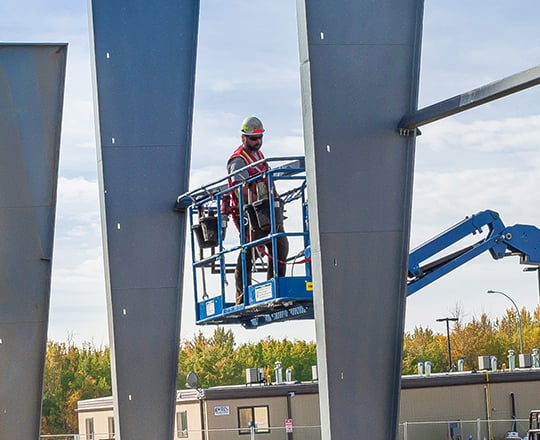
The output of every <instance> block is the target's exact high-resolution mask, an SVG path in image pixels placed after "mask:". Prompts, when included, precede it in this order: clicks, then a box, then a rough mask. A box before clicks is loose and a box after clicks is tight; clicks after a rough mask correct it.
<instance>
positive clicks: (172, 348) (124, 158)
mask: <svg viewBox="0 0 540 440" xmlns="http://www.w3.org/2000/svg"><path fill="white" fill-rule="evenodd" d="M91 14H92V31H93V49H94V54H93V55H94V64H93V66H94V74H95V77H94V78H95V95H96V99H95V104H96V110H97V112H96V113H97V126H98V142H99V149H98V150H99V152H98V161H99V167H98V169H99V173H100V177H99V178H100V191H101V211H102V231H103V236H104V253H105V264H106V281H107V300H108V301H107V302H108V313H109V334H110V343H111V349H112V368H113V394H114V399H115V410H116V417H117V424H116V427H117V434H116V437H115V438H124V439H128V440H129V439H137V438H155V439H170V438H173V423H174V399H175V388H176V366H177V356H178V343H179V331H180V313H181V304H182V276H183V254H184V247H183V243H184V241H185V237H184V235H185V215H184V214H178V213H176V212H174V211H173V209H172V206H171V200H174V199H175V198H176V196H177V195H178V194H180V193H182V192H184V191H187V187H188V178H189V163H190V148H191V125H192V113H193V93H194V92H193V90H194V77H195V54H196V42H197V30H198V14H199V2H198V0H185V1H174V0H159V1H155V2H149V1H147V0H134V1H133V0H130V1H127V0H124V1H113V2H111V1H108V0H93V1H92V3H91ZM179 241H180V243H181V244H182V245H181V246H178V242H179Z"/></svg>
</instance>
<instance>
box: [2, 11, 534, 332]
mask: <svg viewBox="0 0 540 440" xmlns="http://www.w3.org/2000/svg"><path fill="white" fill-rule="evenodd" d="M425 8H426V9H425V26H424V40H423V53H422V72H421V74H422V78H421V79H422V81H421V93H420V102H421V106H424V105H429V104H431V103H433V102H436V101H438V100H442V99H445V98H448V97H451V96H453V95H455V94H458V93H462V92H465V91H467V90H470V89H472V88H475V87H478V86H481V85H483V84H486V83H487V82H490V81H493V80H496V79H500V78H502V77H504V76H507V75H509V74H512V73H516V72H518V71H520V70H523V69H526V68H528V67H531V66H532V65H534V64H536V63H537V61H536V60H538V59H540V46H539V45H538V44H537V42H538V41H539V35H538V33H539V29H540V28H539V27H538V16H539V12H540V4H539V3H538V2H537V1H536V0H526V1H523V2H520V5H519V8H518V7H516V5H515V4H512V3H511V2H507V1H503V0H495V1H493V2H491V3H490V7H489V8H486V7H485V5H482V4H479V3H475V2H470V1H465V0H456V1H452V2H429V3H426V5H425ZM86 13H87V11H86V1H83V0H75V1H72V0H69V1H68V0H60V1H57V2H47V1H43V0H20V1H18V2H14V1H11V2H9V1H8V2H5V1H4V2H0V17H2V20H1V22H0V35H2V38H3V39H5V40H6V41H60V42H66V41H67V42H68V43H69V49H68V72H67V78H66V94H65V105H64V120H63V130H62V131H63V133H62V148H61V161H60V176H61V178H60V181H59V188H58V208H57V220H56V225H57V230H56V233H55V255H54V266H53V288H52V293H51V319H50V333H49V335H50V336H51V337H53V338H55V339H56V338H58V339H64V338H65V337H66V335H67V334H68V333H69V332H71V333H73V334H75V335H77V337H78V338H80V339H81V340H88V339H91V338H92V336H93V337H94V338H95V339H96V340H97V341H98V342H101V341H102V340H103V338H104V336H102V335H104V334H106V322H105V315H106V312H105V293H104V280H103V268H102V261H101V259H102V256H101V237H100V220H99V204H98V188H97V183H96V180H97V177H96V174H97V173H96V168H97V167H96V152H95V139H94V127H93V123H94V122H93V115H92V92H91V84H90V57H89V52H88V51H89V43H88V39H89V38H88V35H89V34H88V19H87V14H86ZM246 17H250V19H248V20H246V19H245V18H246ZM253 17H256V19H253ZM486 36H489V37H486ZM197 57H198V59H197V61H198V65H197V82H196V100H195V109H194V124H193V156H192V172H191V187H194V186H198V185H201V184H203V183H205V182H207V181H208V180H213V179H215V178H216V177H218V176H222V175H223V174H224V173H225V162H226V160H227V158H228V156H229V154H230V153H231V151H232V150H233V149H234V148H235V147H236V146H237V145H239V143H240V135H239V132H238V130H239V125H240V122H241V121H242V119H243V118H244V117H245V116H247V115H250V114H255V115H258V116H260V117H261V118H262V119H263V121H264V123H265V126H266V128H267V133H266V135H265V143H264V151H265V153H266V154H267V156H276V155H279V156H281V155H296V154H302V150H303V140H302V132H301V130H302V120H301V103H300V89H299V73H298V64H299V60H298V50H297V36H296V17H295V7H294V4H292V3H291V2H289V1H285V0H283V1H275V2H262V1H254V2H246V1H241V0H232V1H228V2H222V1H221V0H208V1H205V2H202V4H201V22H200V28H199V50H198V54H197ZM539 95H540V90H536V89H531V90H527V91H524V92H521V93H519V94H517V95H513V96H512V97H507V98H504V99H501V100H499V101H496V102H494V103H491V104H489V105H485V106H483V107H482V108H479V109H475V110H470V111H468V112H466V113H464V114H462V115H459V116H455V117H452V118H449V119H447V120H444V121H440V122H437V123H434V124H431V125H429V126H426V127H423V128H422V131H423V133H424V134H423V135H422V136H421V137H420V138H419V139H418V145H417V156H416V175H415V187H414V188H415V189H414V206H413V230H412V239H413V240H412V241H413V244H417V243H419V242H422V241H424V240H425V239H427V238H429V237H431V236H432V235H433V234H435V233H438V232H440V231H442V230H443V229H445V228H446V227H448V226H450V225H452V224H453V223H455V222H457V221H459V220H460V219H462V218H463V217H464V216H465V215H470V214H472V213H474V212H477V211H479V210H482V209H486V208H490V209H494V210H497V211H499V212H500V213H501V215H502V218H503V220H504V221H505V222H506V223H507V224H514V223H518V222H521V223H530V224H540V220H539V219H540V212H539V208H538V207H537V206H538V203H537V197H536V195H535V192H536V186H537V183H536V182H537V176H538V175H540V174H539V171H540V155H538V154H537V151H538V139H540V136H539V134H540V117H539V116H538V115H539V114H540V108H539V107H538V102H540V96H539ZM186 274H187V275H186V282H185V290H184V304H185V308H184V312H183V316H184V319H183V322H184V325H183V327H182V332H183V334H184V335H187V336H189V335H191V334H193V333H195V332H196V331H198V328H195V327H194V326H193V304H192V303H191V304H190V301H192V299H190V295H191V290H190V280H189V270H186ZM535 278H536V277H535V276H534V274H533V275H531V274H528V275H527V274H523V273H522V272H521V267H520V266H519V265H518V264H517V263H516V262H515V261H513V260H512V261H506V260H504V261H500V262H495V261H492V260H491V258H490V257H489V256H487V255H486V256H483V257H482V258H479V259H477V260H475V261H474V262H471V263H470V264H468V265H466V266H464V267H462V268H460V269H458V270H456V271H455V272H454V273H452V274H451V275H448V276H447V277H445V278H444V279H441V280H439V281H437V282H436V283H434V284H433V285H431V286H429V287H428V288H425V289H424V290H423V291H422V292H419V293H417V294H415V295H414V296H413V297H411V298H410V299H409V301H408V309H407V325H408V327H409V328H410V327H412V326H414V325H416V324H423V325H429V326H431V327H433V328H436V327H435V326H436V323H435V322H434V319H435V318H438V317H440V316H438V315H440V314H441V313H442V314H446V313H448V311H449V310H451V309H452V308H453V306H454V304H455V303H456V302H460V303H462V304H463V307H464V309H465V310H466V311H467V313H468V314H469V316H474V315H475V314H476V315H478V314H479V313H481V312H482V311H483V310H489V311H490V312H493V313H499V312H500V311H501V310H504V309H505V308H506V307H507V304H504V301H503V302H502V303H501V302H499V301H496V300H495V299H494V298H491V297H487V295H484V294H483V292H484V291H485V290H487V289H488V288H493V289H500V290H503V291H508V293H510V294H513V295H516V296H515V299H516V301H517V302H518V304H523V305H527V306H528V307H532V306H534V304H535V302H536V299H537V289H538V287H537V286H536V279H535ZM499 300H500V299H499ZM503 300H504V298H503ZM186 304H189V306H187V305H186ZM203 330H204V331H209V332H210V331H213V329H212V328H203ZM441 331H442V329H441ZM268 334H270V335H273V336H275V337H281V336H289V337H290V335H291V334H293V335H295V336H298V337H300V338H302V337H307V338H310V337H313V334H314V332H313V322H305V323H286V324H277V325H272V326H268V327H263V328H261V330H258V331H255V332H247V331H244V330H242V329H241V330H239V331H238V332H237V335H238V338H239V339H244V340H245V339H246V338H252V339H256V338H257V337H260V336H261V335H268ZM105 338H106V337H105Z"/></svg>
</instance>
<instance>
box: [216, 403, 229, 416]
mask: <svg viewBox="0 0 540 440" xmlns="http://www.w3.org/2000/svg"><path fill="white" fill-rule="evenodd" d="M229 414H230V409H229V406H228V405H224V406H214V415H215V416H228V415H229Z"/></svg>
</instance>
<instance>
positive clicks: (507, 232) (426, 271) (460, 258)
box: [407, 210, 540, 296]
mask: <svg viewBox="0 0 540 440" xmlns="http://www.w3.org/2000/svg"><path fill="white" fill-rule="evenodd" d="M484 227H487V228H488V233H487V235H486V236H485V237H484V238H483V239H481V240H480V241H478V242H476V243H475V244H473V245H471V246H467V247H466V248H464V249H461V250H459V251H456V252H452V253H450V254H448V255H446V256H443V257H441V258H438V259H436V260H434V261H432V262H429V263H425V264H424V265H422V263H423V262H425V261H426V260H427V259H429V258H432V257H434V256H435V255H437V254H438V253H439V252H442V251H444V250H445V249H447V248H448V247H450V246H451V245H453V244H455V243H457V242H458V241H459V240H461V239H463V238H465V237H466V236H468V235H470V234H472V235H475V234H477V233H482V228H484ZM485 251H489V253H490V254H491V256H492V257H493V258H494V259H495V260H499V259H501V258H504V257H508V256H512V255H518V256H519V257H520V263H521V264H529V265H536V266H538V265H540V229H538V228H536V227H535V226H529V225H514V226H510V227H506V226H505V225H504V223H503V222H502V221H501V219H500V217H499V214H498V213H496V212H495V211H490V210H486V211H482V212H479V213H477V214H474V215H473V216H471V217H467V218H466V219H465V220H463V221H461V222H459V223H457V224H456V225H454V226H452V227H451V228H450V229H448V230H447V231H445V232H443V233H442V234H440V235H438V236H437V237H434V238H433V239H431V240H429V241H428V242H426V243H424V244H422V245H420V246H418V247H417V248H416V249H413V250H412V251H411V253H410V255H409V267H408V281H407V296H409V295H412V294H413V293H415V292H416V291H417V290H419V289H421V288H423V287H425V286H427V285H428V284H430V283H432V282H433V281H435V280H437V279H439V278H440V277H442V276H444V275H446V274H447V273H449V272H451V271H452V270H454V269H456V268H457V267H459V266H461V265H462V264H464V263H466V262H467V261H470V260H472V259H473V258H475V257H476V256H478V255H480V254H481V253H483V252H485Z"/></svg>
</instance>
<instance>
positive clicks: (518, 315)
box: [487, 290, 523, 354]
mask: <svg viewBox="0 0 540 440" xmlns="http://www.w3.org/2000/svg"><path fill="white" fill-rule="evenodd" d="M487 293H498V294H499V295H502V296H505V297H506V298H508V299H509V300H510V302H511V303H512V304H514V307H515V309H516V313H517V319H518V328H519V354H523V329H522V328H521V314H520V313H519V308H518V306H517V304H516V303H515V302H514V300H513V299H512V298H510V297H509V296H508V295H507V294H506V293H504V292H500V291H499V290H488V291H487Z"/></svg>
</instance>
